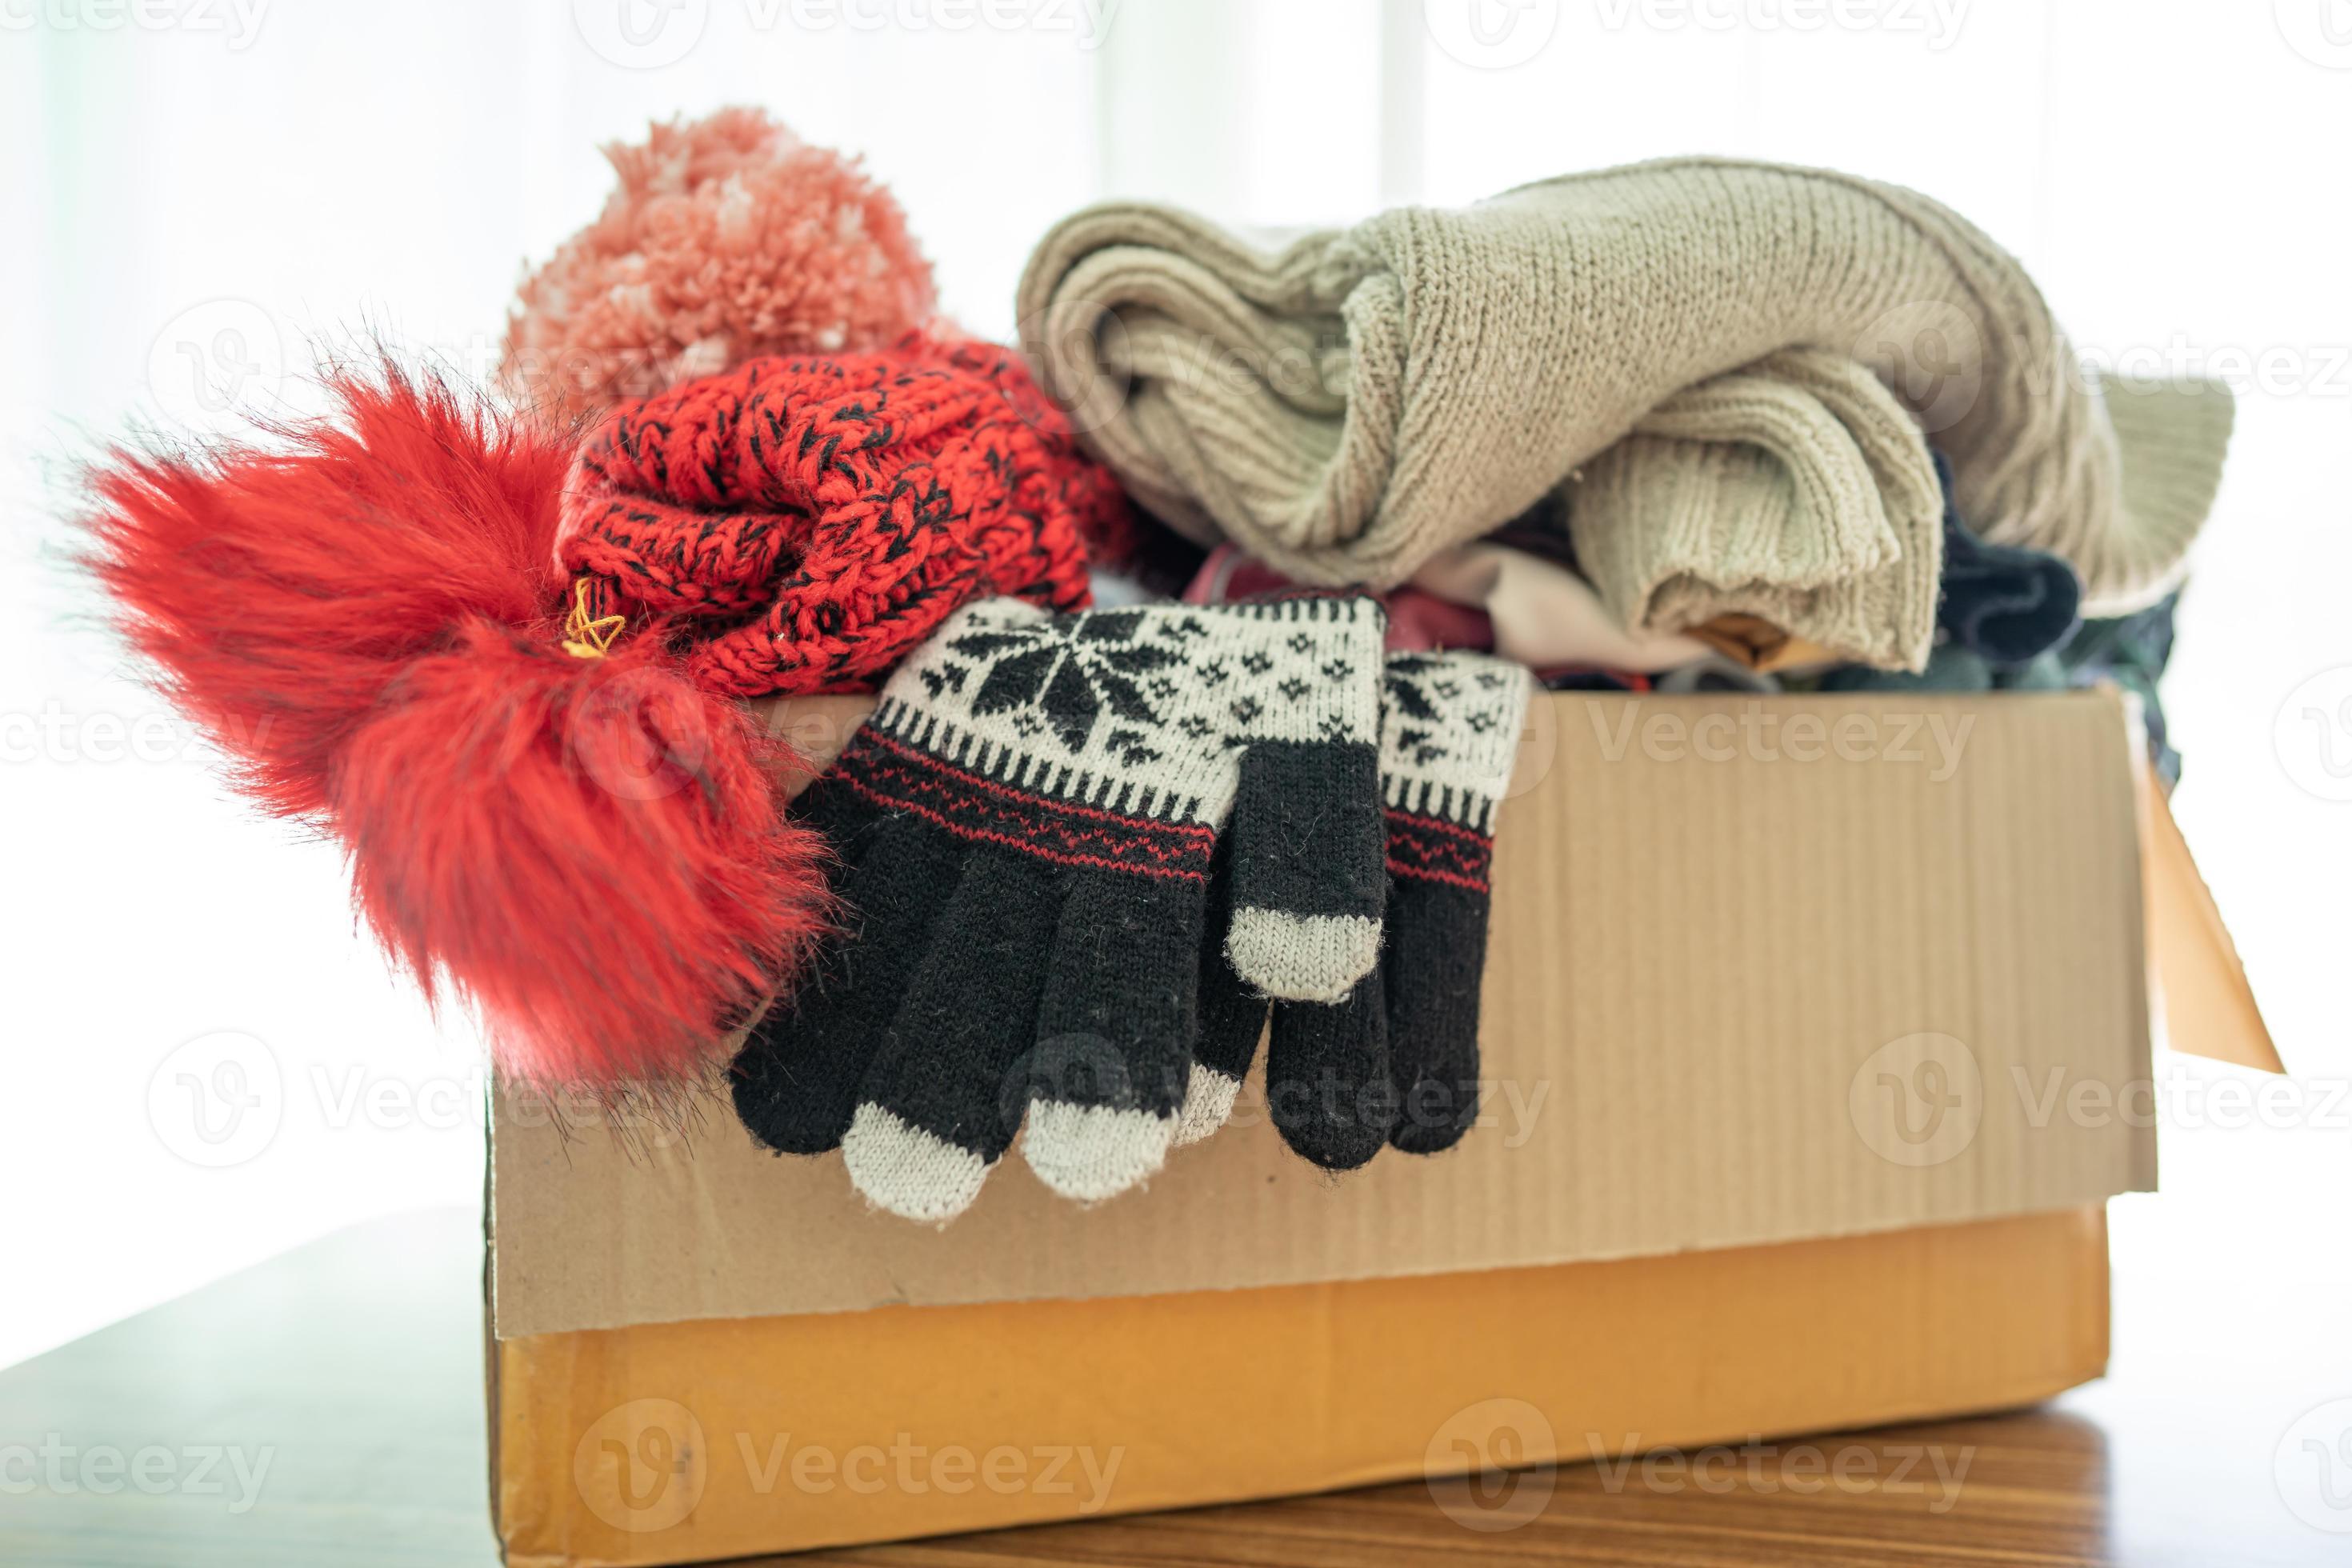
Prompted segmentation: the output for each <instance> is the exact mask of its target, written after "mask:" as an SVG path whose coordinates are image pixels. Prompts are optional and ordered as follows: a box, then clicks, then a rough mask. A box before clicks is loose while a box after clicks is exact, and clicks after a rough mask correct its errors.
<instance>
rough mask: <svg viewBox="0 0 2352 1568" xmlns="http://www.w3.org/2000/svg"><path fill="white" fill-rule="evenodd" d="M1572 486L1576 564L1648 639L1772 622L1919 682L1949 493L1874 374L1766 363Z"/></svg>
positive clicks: (1675, 401) (1795, 358)
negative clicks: (1723, 622) (1729, 621)
mask: <svg viewBox="0 0 2352 1568" xmlns="http://www.w3.org/2000/svg"><path fill="white" fill-rule="evenodd" d="M1633 431H1634V433H1633V435H1631V436H1628V437H1626V438H1625V439H1623V440H1622V441H1620V442H1618V443H1617V444H1616V445H1615V446H1613V447H1610V448H1609V449H1608V450H1607V451H1605V452H1603V453H1601V456H1600V457H1598V458H1594V459H1593V460H1592V461H1591V463H1588V464H1587V465H1585V467H1584V468H1583V469H1582V470H1581V471H1580V473H1579V474H1578V475H1577V476H1576V477H1574V478H1573V479H1571V480H1570V484H1569V506H1568V524H1569V532H1570V536H1571V537H1572V538H1573V539H1574V540H1575V542H1576V558H1577V562H1578V563H1579V564H1580V565H1581V566H1582V567H1583V568H1584V570H1585V571H1586V572H1587V573H1588V574H1590V575H1591V578H1592V580H1593V583H1594V584H1595V585H1596V586H1597V587H1598V588H1599V589H1600V591H1601V601H1602V603H1603V604H1605V605H1608V607H1609V609H1610V611H1611V612H1612V614H1613V615H1614V616H1616V617H1617V618H1618V619H1619V620H1620V621H1622V622H1623V623H1624V624H1625V625H1626V626H1630V627H1632V628H1633V630H1635V631H1640V632H1677V631H1685V630H1687V629H1689V628H1691V627H1694V626H1705V625H1706V623H1707V622H1709V621H1711V620H1713V619H1715V618H1716V617H1717V616H1721V615H1725V614H1727V613H1740V614H1747V615H1752V616H1760V617H1761V618H1763V619H1764V620H1766V621H1769V622H1770V623H1771V624H1772V625H1773V626H1778V627H1779V628H1780V629H1781V630H1782V631H1783V632H1787V633H1790V634H1793V635H1795V636H1798V637H1804V638H1807V639H1808V640H1810V641H1812V642H1815V643H1818V644H1820V645H1821V646H1822V647H1825V648H1827V649H1829V650H1830V651H1831V652H1832V653H1833V654H1835V655H1836V656H1837V657H1838V658H1844V659H1852V660H1855V661H1858V662H1860V663H1864V664H1871V665H1877V666H1880V667H1882V668H1890V669H1918V668H1922V667H1924V666H1925V665H1926V664H1927V652H1928V649H1929V648H1930V647H1932V646H1933V644H1934V641H1935V635H1936V592H1937V563H1938V561H1939V559H1940V558H1941V556H1942V553H1943V523H1942V518H1943V506H1944V503H1943V492H1942V490H1941V489H1940V487H1939V486H1938V485H1937V480H1936V470H1935V466H1934V462H1933V459H1932V458H1931V457H1930V454H1929V453H1928V451H1927V447H1925V446H1923V445H1922V444H1921V443H1920V440H1919V430H1918V426H1916V424H1914V423H1913V422H1912V419H1911V416H1909V415H1907V414H1906V413H1905V412H1904V410H1903V407H1902V405H1900V404H1898V403H1897V402H1896V401H1895V397H1894V395H1892V394H1891V393H1889V392H1888V391H1887V390H1886V388H1885V386H1883V385H1882V384H1880V383H1879V381H1878V379H1877V377H1876V376H1874V375H1873V374H1871V372H1870V370H1869V369H1868V367H1866V366H1864V365H1863V364H1862V363H1859V362H1858V361H1855V360H1852V359H1847V358H1845V357H1843V356H1842V355H1838V354H1833V353H1826V352H1824V351H1822V350H1819V349H1790V350H1786V351H1784V352H1782V353H1776V354H1769V355H1767V356H1765V357H1764V358H1763V359H1760V360H1759V361H1757V362H1756V363H1754V364H1752V365H1749V366H1748V367H1747V368H1746V369H1744V370H1738V371H1734V372H1731V373H1730V374H1726V375H1718V376H1715V377H1713V378H1711V379H1709V380H1706V381H1703V382H1701V383H1699V384H1697V385H1696V386H1693V387H1689V388H1687V389H1685V390H1684V391H1682V392H1678V393H1675V395H1673V396H1671V397H1669V398H1667V399H1666V401H1665V402H1664V403H1662V404H1660V405H1658V406H1657V407H1655V408H1654V409H1652V410H1651V411H1650V412H1649V413H1647V414H1645V415H1643V416H1642V418H1641V419H1640V421H1639V422H1638V423H1636V424H1635V426H1634V427H1633Z"/></svg>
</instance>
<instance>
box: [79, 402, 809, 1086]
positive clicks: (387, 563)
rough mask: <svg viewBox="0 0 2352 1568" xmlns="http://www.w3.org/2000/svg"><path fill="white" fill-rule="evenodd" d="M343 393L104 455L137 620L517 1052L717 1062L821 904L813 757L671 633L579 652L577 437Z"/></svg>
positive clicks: (424, 955)
mask: <svg viewBox="0 0 2352 1568" xmlns="http://www.w3.org/2000/svg"><path fill="white" fill-rule="evenodd" d="M334 391H335V392H336V393H337V395H338V396H339V397H340V400H341V416H340V417H339V418H336V419H333V420H330V421H324V422H321V423H320V424H319V425H317V426H307V427H304V428H302V429H299V430H298V431H295V432H292V433H290V434H291V435H292V437H293V439H292V441H291V444H290V447H289V449H288V450H285V451H283V452H262V451H255V450H233V451H229V452H226V453H217V454H213V455H210V456H206V457H204V458H187V457H177V456H168V457H159V456H154V455H149V454H121V455H118V456H117V458H115V459H114V460H113V461H112V462H110V464H109V465H107V466H106V467H104V468H101V469H100V471H99V472H98V474H97V475H96V476H95V477H94V479H93V493H94V496H95V498H96V500H97V503H98V504H97V507H96V509H95V512H94V515H93V516H92V518H91V519H90V522H89V527H90V531H91V534H92V539H93V549H92V551H91V552H90V557H89V561H90V565H91V567H92V569H93V570H94V571H95V572H96V574H97V575H98V576H99V578H100V581H101V582H102V583H103V584H104V585H105V586H106V587H107V588H108V589H109V590H110V593H111V594H112V595H113V596H114V598H115V600H116V602H117V604H118V605H119V606H120V610H121V623H122V626H123V628H124V630H125V633H126V635H127V636H128V637H129V638H130V640H131V644H132V646H133V647H134V648H135V649H136V650H137V651H138V652H139V653H140V654H142V656H144V658H146V659H147V661H148V662H149V663H150V664H151V665H152V667H153V668H154V669H155V670H156V671H157V674H158V679H159V681H160V683H161V684H162V685H163V687H164V688H165V689H167V690H168V691H169V692H171V693H172V694H173V696H174V697H175V699H176V700H179V701H180V702H181V704H182V705H183V706H184V708H186V710H188V711H189V712H190V713H191V714H193V715H194V716H195V717H196V718H197V719H198V720H199V721H201V722H203V723H204V724H205V726H206V727H207V729H208V730H209V731H210V732H211V733H212V735H213V736H214V738H215V741H216V742H218V743H219V744H220V745H221V746H222V748H223V749H224V751H225V752H227V753H228V754H229V755H230V756H231V757H232V758H234V759H235V761H236V769H237V778H238V782H239V783H240V784H241V785H242V786H243V787H244V788H245V789H246V790H247V792H248V793H250V794H251V795H254V796H255V797H256V798H257V800H259V801H260V802H262V803H263V804H264V805H267V806H268V807H269V808H270V809H271V810H273V811H275V812H278V813H279V814H282V815H287V816H299V817H303V818H306V819H309V820H311V821H314V822H317V823H318V824H320V826H323V827H325V828H326V829H328V830H329V831H331V832H332V833H333V834H335V835H336V836H337V837H340V838H341V840H342V842H343V844H344V845H345V847H346V848H347V849H348V851H349V852H350V855H351V857H352V882H353V892H354V897H355V900H356V901H357V904H358V907H359V909H360V910H361V912H362V914H363V915H364V917H365V918H366V920H367V921H368V923H369V924H370V925H371V926H372V927H373V929H374V930H375V931H376V933H377V934H378V936H379V937H380V938H381V939H382V941H383V942H384V944H385V946H386V947H387V948H388V949H389V950H390V951H391V952H393V953H394V955H395V956H396V957H397V958H398V959H400V960H401V961H402V962H403V963H405V964H406V965H407V966H408V967H410V968H411V969H412V970H414V971H415V973H416V974H417V976H418V978H419V979H420V980H421V981H422V983H423V984H425V988H426V990H427V992H428V994H429V993H431V992H432V991H433V990H434V989H436V985H437V984H439V983H441V982H444V981H446V982H447V983H449V984H453V985H454V986H455V987H456V988H457V990H458V991H459V992H461V993H463V994H466V995H467V996H469V997H470V998H471V999H473V1000H474V1001H475V1002H477V1003H478V1005H480V1007H481V1009H482V1011H483V1013H484V1015H485V1018H486V1021H487V1022H488V1025H489V1026H490V1032H491V1037H492V1041H493V1046H494V1048H495V1049H496V1050H497V1052H498V1054H499V1062H500V1065H501V1067H502V1068H505V1069H506V1070H507V1071H509V1073H512V1074H515V1075H518V1076H521V1077H526V1078H529V1079H532V1080H534V1081H539V1082H542V1083H572V1082H578V1083H589V1084H595V1085H600V1086H609V1085H612V1084H614V1083H615V1082H617V1081H618V1080H622V1079H635V1078H643V1077H661V1076H667V1075H670V1074H675V1073H683V1072H690V1071H693V1070H695V1069H697V1068H698V1067H699V1066H700V1065H701V1063H702V1060H703V1058H704V1055H705V1053H706V1052H707V1051H708V1050H709V1047H711V1046H712V1045H713V1044H714V1043H715V1041H716V1039H717V1037H718V1036H719V1034H720V1033H721V1032H722V1031H724V1030H725V1029H726V1028H727V1027H728V1026H730V1024H731V1023H732V1022H734V1021H735V1020H736V1018H737V1017H739V1016H740V1015H741V1014H742V1013H743V1012H745V1011H747V1010H748V1009H749V1008H750V1007H751V1006H753V1005H756V1004H757V1001H758V999H759V998H760V997H761V995H762V994H765V993H766V991H767V990H769V989H770V988H771V987H772V986H773V985H774V984H776V983H777V981H778V980H779V979H780V978H782V976H783V975H784V974H786V973H788V972H789V971H790V969H791V968H792V967H793V965H794V963H796V962H797V960H798V959H799V958H800V956H801V955H802V953H803V950H804V949H805V947H806V945H807V943H808V942H809V941H810V940H811V939H812V938H813V937H814V934H815V932H816V931H817V930H818V929H819V928H820V927H821V925H822V923H823V921H824V914H825V910H824V878H823V868H822V866H821V864H820V860H819V857H820V855H821V854H822V850H821V847H820V846H819V844H818V842H817V841H816V839H815V837H814V835H812V834H811V833H809V832H808V831H807V830H806V829H803V828H801V827H797V826H792V825H790V824H788V823H787V822H786V821H785V819H784V818H783V816H782V808H781V807H782V802H781V794H780V789H779V784H778V782H777V775H778V773H779V771H780V769H781V768H782V766H783V765H784V763H786V761H787V760H788V759H785V758H784V757H782V755H781V754H780V748H778V747H776V746H775V745H774V744H773V743H772V742H769V741H768V740H767V738H766V737H765V736H763V735H762V734H761V732H760V731H758V730H757V729H756V728H755V727H754V725H753V724H752V723H751V721H750V720H749V719H748V718H747V717H746V716H745V715H744V714H743V713H742V712H741V711H740V710H738V709H737V708H735V707H734V706H733V705H732V704H730V703H728V702H726V701H724V700H721V699H719V698H716V697H712V696H709V695H708V694H706V693H704V692H702V691H699V690H698V689H695V688H694V687H693V686H692V685H691V684H690V683H688V681H687V679H685V677H684V674H683V672H682V669H681V668H680V667H679V665H678V664H677V661H676V660H675V658H673V657H672V656H670V655H669V654H667V652H665V651H664V650H663V647H662V639H661V638H660V637H658V636H649V637H633V638H631V639H629V640H628V641H627V642H626V643H625V644H622V645H620V646H617V647H615V648H614V651H613V653H612V654H611V655H610V656H609V657H607V658H574V657H572V655H571V654H569V653H567V652H566V651H564V646H563V642H564V639H563V634H562V618H563V612H564V609H565V605H564V603H563V594H562V583H561V581H560V579H559V578H558V577H557V575H556V572H555V568H554V565H553V562H552V559H551V556H552V552H553V541H554V537H555V527H556V516H557V505H558V501H559V498H560V492H561V489H562V480H563V475H564V473H565V471H566V468H567V466H568V463H569V460H570V457H571V452H570V448H569V447H568V446H567V445H566V444H565V443H563V442H562V441H560V440H558V439H555V438H554V437H551V436H550V435H548V434H546V433H544V432H541V431H540V430H539V429H537V428H535V427H533V426H529V425H525V424H520V423H512V422H509V421H505V420H501V419H499V418H498V417H497V416H493V415H492V414H491V413H489V412H488V410H486V409H485V408H483V407H481V406H480V405H477V404H474V403H472V402H470V401H468V400H467V399H463V398H461V397H459V396H457V395H455V394H454V393H452V392H451V391H449V390H448V389H447V388H446V387H444V386H441V385H438V384H432V383H419V382H417V381H415V380H412V379H409V378H407V377H405V376H403V375H402V374H399V373H397V372H394V371H387V372H385V373H384V374H383V376H382V378H381V379H380V380H376V381H368V380H363V379H358V378H352V377H348V376H345V377H339V378H338V379H337V381H336V382H335V384H334Z"/></svg>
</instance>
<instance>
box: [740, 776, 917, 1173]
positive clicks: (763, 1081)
mask: <svg viewBox="0 0 2352 1568" xmlns="http://www.w3.org/2000/svg"><path fill="white" fill-rule="evenodd" d="M834 830H835V831H838V832H840V833H841V834H842V837H836V838H835V843H836V844H847V845H850V846H852V847H854V851H855V854H856V859H855V861H854V863H852V864H850V865H849V866H848V867H847V868H845V870H844V871H843V872H841V873H840V875H839V878H838V880H837V884H836V885H837V887H838V889H839V891H840V895H841V902H842V906H843V908H842V913H841V916H840V921H841V924H840V927H839V929H837V930H836V931H835V933H834V934H833V936H832V937H830V938H829V939H828V940H827V941H826V942H825V944H824V947H823V948H822V949H821V950H820V951H819V952H818V954H817V957H816V960H815V962H814V964H813V965H812V966H811V968H810V971H809V973H808V974H807V975H806V976H805V977H804V978H803V981H802V982H801V984H800V985H799V987H798V988H797V989H796V990H795V992H794V993H793V994H792V995H790V996H785V997H779V998H778V999H777V1000H776V1002H775V1004H774V1005H772V1006H771V1007H770V1008H769V1009H768V1013H767V1016H765V1017H763V1018H761V1020H760V1023H759V1025H758V1026H756V1027H755V1028H753V1029H752V1031H751V1036H750V1037H749V1038H747V1039H746V1040H745V1041H744V1043H743V1048H742V1049H741V1050H740V1052H738V1053H737V1055H736V1058H735V1064H734V1068H733V1071H732V1073H731V1074H730V1078H731V1082H730V1088H731V1089H732V1090H733V1093H734V1097H735V1110H736V1114H737V1115H739V1116H740V1117H741V1118H742V1120H743V1125H744V1126H745V1127H747V1128H749V1129H750V1130H751V1135H752V1136H753V1137H754V1138H757V1139H758V1140H759V1141H760V1142H762V1143H764V1144H766V1145H767V1146H768V1147H769V1148H771V1149H774V1150H776V1151H778V1152H782V1153H786V1154H821V1153H823V1152H825V1151H826V1150H828V1149H835V1148H838V1147H839V1146H840V1144H841V1139H842V1134H843V1133H845V1132H846V1131H848V1130H849V1120H850V1113H851V1111H852V1110H854V1109H855V1107H856V1103H857V1092H858V1088H859V1086H860V1085H861V1084H862V1083H863V1082H864V1081H865V1078H866V1069H867V1068H868V1067H869V1066H870V1065H871V1063H872V1061H873V1059H874V1057H875V1054H876V1052H877V1050H879V1049H880V1047H881V1044H882V1038H883V1035H884V1032H885V1030H886V1029H887V1027H888V1026H889V1023H890V1019H891V1016H892V1015H893V1014H895V1013H896V1012H897V1011H898V1005H899V1002H900V1001H901V999H902V998H903V997H904V996H905V994H906V987H907V984H908V981H909V980H910V979H911V978H912V977H913V975H914V973H915V970H916V967H917V965H918V964H919V963H921V961H922V958H923V953H924V950H925V948H926V947H927V946H928V945H929V940H930V934H931V927H932V925H933V922H934V921H935V920H936V919H937V917H938V913H939V897H938V892H939V889H940V888H942V887H945V886H948V885H950V883H952V881H953V880H954V879H955V876H956V869H957V867H958V865H959V864H960V863H961V859H962V857H963V847H962V846H961V844H960V843H958V842H957V841H956V840H955V839H953V838H950V837H947V836H946V835H944V834H941V833H939V832H937V831H936V830H934V829H932V828H930V827H929V826H925V825H924V824H922V823H921V822H919V821H918V820H917V819H915V818H912V817H904V816H899V817H886V816H881V815H880V814H878V813H870V814H869V815H868V816H867V817H866V819H865V820H863V821H851V820H849V819H847V818H845V817H843V816H835V828H834Z"/></svg>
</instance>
